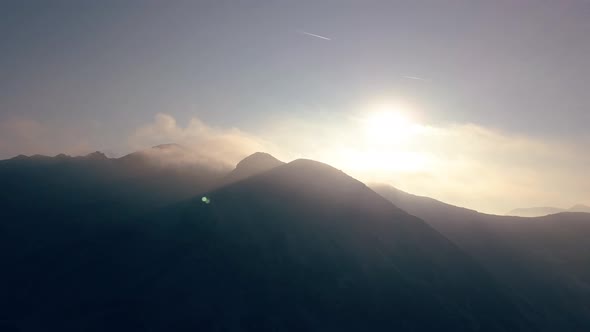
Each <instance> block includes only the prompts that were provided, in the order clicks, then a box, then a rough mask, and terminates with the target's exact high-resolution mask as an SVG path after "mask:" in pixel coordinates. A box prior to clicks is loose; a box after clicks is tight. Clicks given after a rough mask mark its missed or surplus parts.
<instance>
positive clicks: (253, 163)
mask: <svg viewBox="0 0 590 332" xmlns="http://www.w3.org/2000/svg"><path fill="white" fill-rule="evenodd" d="M283 164H285V163H284V162H282V161H280V160H278V159H277V158H275V157H273V156H272V155H270V154H268V153H266V152H255V153H253V154H251V155H249V156H248V157H246V158H244V159H242V161H240V162H239V163H238V164H237V165H236V168H235V169H234V170H233V171H231V173H229V174H228V176H227V177H226V178H225V181H224V183H225V184H229V183H232V182H236V181H240V180H243V179H246V178H249V177H251V176H254V175H257V174H260V173H263V172H266V171H268V170H271V169H273V168H275V167H278V166H281V165H283Z"/></svg>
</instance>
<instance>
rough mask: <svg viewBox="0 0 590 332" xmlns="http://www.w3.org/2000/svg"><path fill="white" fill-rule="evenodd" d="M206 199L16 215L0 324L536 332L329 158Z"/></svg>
mask: <svg viewBox="0 0 590 332" xmlns="http://www.w3.org/2000/svg"><path fill="white" fill-rule="evenodd" d="M51 162H55V161H51ZM51 162H50V163H51ZM54 189H55V188H54V187H52V190H54ZM74 189H75V188H72V189H71V190H72V193H73V192H74ZM205 195H206V197H207V198H208V204H206V203H205V202H203V201H202V200H201V197H200V196H197V197H195V198H194V199H192V200H189V201H186V202H183V203H178V204H175V205H172V206H170V207H167V208H163V209H160V210H159V211H157V212H151V213H149V215H146V216H145V217H142V218H139V219H136V218H133V219H127V220H124V219H123V218H119V219H117V220H118V221H117V222H107V221H109V220H110V221H112V220H111V219H110V218H109V217H108V216H107V215H106V214H98V216H99V217H97V219H94V220H93V221H96V223H88V221H87V220H84V218H79V216H82V215H84V216H86V215H89V214H91V213H92V211H93V209H92V208H90V207H89V206H87V205H85V209H84V210H79V209H73V210H71V215H61V217H60V215H59V214H51V213H50V214H47V215H43V214H42V213H41V212H42V211H43V212H44V211H45V210H43V209H41V210H38V211H37V212H36V213H33V212H32V211H27V210H26V209H25V208H22V209H20V210H16V209H13V210H11V214H9V218H8V219H7V218H3V219H2V220H3V223H2V225H3V232H2V235H1V236H2V238H1V240H2V241H1V243H2V252H3V253H4V258H7V260H5V262H7V263H8V266H9V267H10V268H9V269H8V272H7V273H4V274H3V276H2V285H4V286H3V289H2V293H3V294H4V296H3V298H2V307H4V308H6V309H5V310H4V311H3V313H2V315H3V316H2V317H0V320H1V321H2V322H3V324H4V325H5V326H7V327H11V328H13V329H21V330H25V331H27V330H39V329H43V328H49V329H51V330H60V331H80V330H86V331H104V330H121V331H129V330H149V329H152V330H243V331H261V330H267V331H268V330H283V331H284V330H293V331H300V330H317V331H326V330H350V331H358V330H371V331H377V330H384V331H385V330H386V331H390V330H397V331H431V330H439V331H441V330H448V331H456V330H463V331H518V330H523V331H524V330H531V325H530V323H529V317H525V316H524V315H523V314H522V312H521V310H520V309H518V308H517V306H516V305H515V300H514V299H513V298H512V297H511V296H510V295H509V294H508V293H506V292H505V290H503V289H502V288H501V287H500V286H498V285H497V284H496V283H495V281H494V280H493V278H491V277H490V276H489V275H488V274H487V273H486V272H485V271H484V270H483V269H481V268H480V267H479V266H478V265H477V264H476V263H475V262H474V261H473V260H472V259H471V258H470V257H469V256H468V255H466V254H464V253H463V252H462V251H461V250H460V249H458V248H457V247H456V246H455V245H453V244H452V243H451V242H449V241H448V240H447V239H445V238H444V237H442V236H440V235H439V234H438V233H437V232H436V231H434V230H433V229H432V228H430V227H429V226H428V225H426V224H425V223H424V222H423V221H421V220H420V219H418V218H416V217H413V216H410V215H408V214H407V213H405V212H403V211H402V210H400V209H398V208H396V207H395V206H393V205H392V204H391V203H389V202H387V201H386V200H385V199H383V198H381V197H380V196H379V195H377V194H375V193H374V192H373V191H371V190H370V189H368V188H367V187H366V186H365V185H364V184H362V183H360V182H358V181H356V180H354V179H352V178H350V177H348V176H347V175H345V174H344V173H342V172H340V171H338V170H336V169H334V168H332V167H329V166H327V165H324V164H320V163H317V162H312V161H308V160H297V161H294V162H291V163H289V164H286V165H282V166H278V167H275V168H273V169H271V170H269V171H267V172H263V173H260V174H259V175H256V176H253V177H250V178H247V179H244V180H241V181H239V182H236V183H234V184H230V185H228V186H225V187H223V188H220V189H217V190H213V191H210V192H207V193H206V194H205ZM60 202H61V203H60ZM67 202H77V201H76V200H73V201H70V200H66V199H64V200H61V201H55V202H54V203H56V204H57V203H60V204H63V205H62V206H61V207H60V209H59V210H58V211H60V213H61V212H65V211H67V210H68V205H67V204H66V203H67ZM21 204H24V202H23V201H21ZM121 204H126V203H125V201H123V202H122V203H121ZM31 206H32V207H33V210H35V209H37V207H36V206H37V205H35V204H33V205H31ZM70 207H71V206H70ZM123 209H124V205H123V206H121V207H120V208H119V209H116V210H114V211H112V213H113V214H117V213H119V212H121V211H124V210H123ZM82 211H84V212H83V213H82ZM99 211H100V210H99ZM103 212H104V211H103ZM123 213H124V212H123ZM31 218H33V219H31ZM101 220H102V221H105V223H104V224H103V223H100V222H98V221H101ZM17 223H18V224H22V223H25V224H26V225H27V227H13V225H14V224H17ZM47 230H50V232H49V233H46V232H45V231H47ZM9 239H15V240H9ZM16 239H18V240H16ZM22 239H25V240H26V241H24V242H23V241H22ZM28 239H36V241H28ZM9 304H10V305H9Z"/></svg>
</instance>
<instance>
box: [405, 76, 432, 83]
mask: <svg viewBox="0 0 590 332" xmlns="http://www.w3.org/2000/svg"><path fill="white" fill-rule="evenodd" d="M402 77H403V78H407V79H410V80H417V81H424V82H430V80H429V79H427V78H422V77H416V76H402Z"/></svg>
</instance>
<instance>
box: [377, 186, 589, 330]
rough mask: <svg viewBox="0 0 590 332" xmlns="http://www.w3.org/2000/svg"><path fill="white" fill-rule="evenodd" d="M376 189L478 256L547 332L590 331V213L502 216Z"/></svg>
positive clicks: (394, 190) (387, 188)
mask: <svg viewBox="0 0 590 332" xmlns="http://www.w3.org/2000/svg"><path fill="white" fill-rule="evenodd" d="M371 188H372V189H373V190H375V191H376V192H377V193H379V194H380V195H382V196H383V197H385V198H387V199H388V200H390V201H391V202H392V203H393V204H395V205H397V206H399V207H400V208H402V209H404V210H405V211H407V212H409V213H410V214H412V215H415V216H418V217H420V218H422V219H424V220H425V221H426V222H427V223H428V224H429V225H431V226H432V227H434V228H435V229H436V230H438V231H439V232H440V233H442V234H443V235H445V236H446V237H448V238H449V239H450V240H451V241H453V242H454V243H456V244H457V245H458V246H459V247H461V248H462V249H463V250H465V251H466V252H468V253H469V254H471V255H472V256H473V257H475V258H476V259H477V260H478V262H480V263H481V264H482V265H483V266H484V267H485V268H486V269H487V270H488V271H490V272H491V273H493V274H494V276H495V277H496V278H497V279H498V280H499V281H500V282H502V284H503V285H505V286H506V287H507V288H510V289H512V290H513V292H514V294H516V295H517V296H519V297H520V298H522V299H524V300H525V301H526V302H528V303H530V305H531V307H532V308H534V310H535V311H537V312H542V313H543V316H544V319H541V320H540V321H543V322H544V323H543V326H544V327H545V328H546V329H547V330H549V331H557V330H564V331H565V330H568V331H586V330H590V319H588V317H590V245H589V242H588V241H587V239H588V238H589V237H590V214H586V213H570V212H568V213H559V214H553V215H549V216H546V217H539V218H521V217H511V216H496V215H489V214H483V213H478V212H477V211H473V210H469V209H464V208H461V207H457V206H453V205H449V204H446V203H443V202H440V201H437V200H434V199H432V198H428V197H422V196H416V195H412V194H408V193H405V192H403V191H401V190H398V189H396V188H394V187H391V186H388V185H372V186H371Z"/></svg>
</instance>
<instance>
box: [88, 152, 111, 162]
mask: <svg viewBox="0 0 590 332" xmlns="http://www.w3.org/2000/svg"><path fill="white" fill-rule="evenodd" d="M84 158H85V159H91V160H104V159H108V158H107V156H106V155H105V154H104V153H102V152H100V151H94V152H92V153H89V154H87V155H85V156H84Z"/></svg>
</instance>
